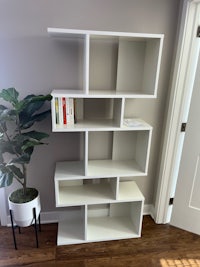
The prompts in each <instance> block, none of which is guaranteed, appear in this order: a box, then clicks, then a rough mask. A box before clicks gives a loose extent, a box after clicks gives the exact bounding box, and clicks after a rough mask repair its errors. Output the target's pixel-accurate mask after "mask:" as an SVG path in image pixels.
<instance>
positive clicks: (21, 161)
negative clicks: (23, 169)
mask: <svg viewBox="0 0 200 267" xmlns="http://www.w3.org/2000/svg"><path fill="white" fill-rule="evenodd" d="M29 162H30V155H29V154H28V153H25V154H23V155H22V156H20V157H18V158H14V159H12V160H11V162H10V163H17V164H28V163H29Z"/></svg>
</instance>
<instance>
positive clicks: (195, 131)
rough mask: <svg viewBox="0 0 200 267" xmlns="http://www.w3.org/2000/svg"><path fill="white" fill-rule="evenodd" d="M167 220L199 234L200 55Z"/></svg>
mask: <svg viewBox="0 0 200 267" xmlns="http://www.w3.org/2000/svg"><path fill="white" fill-rule="evenodd" d="M170 223H171V224H172V225H174V226H177V227H179V228H182V229H185V230H187V231H190V232H193V233H196V234H199V235H200V57H199V60H198V66H197V71H196V76H195V82H194V88H193V94H192V99H191V104H190V111H189V117H188V123H187V126H186V133H185V140H184V145H183V152H182V158H181V162H180V169H179V175H178V181H177V186H176V192H175V198H174V205H173V211H172V217H171V222H170Z"/></svg>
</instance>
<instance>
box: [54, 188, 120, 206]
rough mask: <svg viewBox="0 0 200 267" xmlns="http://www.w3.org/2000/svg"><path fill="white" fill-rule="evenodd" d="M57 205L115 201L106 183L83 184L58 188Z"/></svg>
mask: <svg viewBox="0 0 200 267" xmlns="http://www.w3.org/2000/svg"><path fill="white" fill-rule="evenodd" d="M58 198H59V201H58V204H57V207H59V206H75V205H83V204H93V203H96V204H97V203H108V202H113V201H116V200H115V197H114V194H113V192H112V191H111V188H110V186H109V185H108V184H85V185H80V186H63V187H60V188H59V197H58Z"/></svg>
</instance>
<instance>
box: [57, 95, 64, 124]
mask: <svg viewBox="0 0 200 267" xmlns="http://www.w3.org/2000/svg"><path fill="white" fill-rule="evenodd" d="M58 107H59V122H60V126H63V108H62V97H59V98H58Z"/></svg>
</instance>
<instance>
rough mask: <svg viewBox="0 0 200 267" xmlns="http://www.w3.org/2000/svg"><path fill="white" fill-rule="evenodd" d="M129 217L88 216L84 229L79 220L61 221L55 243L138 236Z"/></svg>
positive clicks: (66, 243)
mask: <svg viewBox="0 0 200 267" xmlns="http://www.w3.org/2000/svg"><path fill="white" fill-rule="evenodd" d="M136 228H138V227H135V225H134V224H133V222H132V221H131V219H130V217H128V216H126V217H121V216H119V217H108V216H105V217H100V218H99V217H96V218H89V219H88V225H87V227H86V231H85V229H84V223H83V221H81V220H77V219H76V220H71V221H70V222H69V221H61V222H59V226H58V237H57V245H58V246H60V245H69V244H80V243H87V242H98V241H108V240H118V239H128V238H137V237H140V231H137V229H136Z"/></svg>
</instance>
